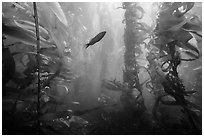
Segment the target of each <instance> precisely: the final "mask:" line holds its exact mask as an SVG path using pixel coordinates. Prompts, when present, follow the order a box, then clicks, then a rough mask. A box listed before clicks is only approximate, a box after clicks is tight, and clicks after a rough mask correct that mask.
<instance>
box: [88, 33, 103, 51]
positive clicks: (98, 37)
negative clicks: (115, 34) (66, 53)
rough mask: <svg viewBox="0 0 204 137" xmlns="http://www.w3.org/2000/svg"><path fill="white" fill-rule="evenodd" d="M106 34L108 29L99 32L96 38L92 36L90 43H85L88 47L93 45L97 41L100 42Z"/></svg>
mask: <svg viewBox="0 0 204 137" xmlns="http://www.w3.org/2000/svg"><path fill="white" fill-rule="evenodd" d="M105 34H106V31H102V32H100V33H99V34H97V35H96V36H95V37H94V38H92V39H91V40H90V41H89V43H87V44H85V48H88V47H89V46H91V45H94V44H95V43H96V42H99V41H100V40H101V39H102V38H103V37H104V36H105Z"/></svg>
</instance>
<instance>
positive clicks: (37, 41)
mask: <svg viewBox="0 0 204 137" xmlns="http://www.w3.org/2000/svg"><path fill="white" fill-rule="evenodd" d="M33 9H34V19H35V28H36V39H37V40H36V44H37V70H38V96H37V115H38V118H39V117H40V91H41V87H40V86H41V85H40V36H39V24H38V13H37V6H36V2H33ZM37 123H38V128H39V130H38V131H40V121H39V119H38V122H37Z"/></svg>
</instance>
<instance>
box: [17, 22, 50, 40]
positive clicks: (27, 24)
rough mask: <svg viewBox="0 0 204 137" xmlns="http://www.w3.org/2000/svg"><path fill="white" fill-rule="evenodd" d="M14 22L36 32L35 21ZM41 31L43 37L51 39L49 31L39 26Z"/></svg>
mask: <svg viewBox="0 0 204 137" xmlns="http://www.w3.org/2000/svg"><path fill="white" fill-rule="evenodd" d="M14 22H15V24H16V25H17V26H18V27H21V28H23V29H27V30H32V31H34V32H35V24H34V23H33V22H30V21H26V20H14ZM39 32H40V35H41V36H42V37H43V38H45V39H49V34H48V31H47V30H46V29H44V28H43V27H41V26H39Z"/></svg>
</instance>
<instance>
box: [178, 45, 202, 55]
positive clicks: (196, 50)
mask: <svg viewBox="0 0 204 137" xmlns="http://www.w3.org/2000/svg"><path fill="white" fill-rule="evenodd" d="M176 45H177V46H178V47H180V48H183V49H186V50H192V51H194V52H196V53H197V54H199V50H198V48H197V47H195V46H194V45H192V44H190V43H188V42H187V43H181V42H177V44H176Z"/></svg>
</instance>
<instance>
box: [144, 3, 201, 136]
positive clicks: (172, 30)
mask: <svg viewBox="0 0 204 137" xmlns="http://www.w3.org/2000/svg"><path fill="white" fill-rule="evenodd" d="M193 6H194V3H192V2H187V3H186V2H184V3H181V2H175V3H168V2H165V3H162V4H161V6H160V11H159V13H158V16H157V22H156V23H157V25H156V28H155V30H154V33H153V37H152V38H153V39H152V44H153V46H155V48H152V50H151V52H150V53H149V55H148V56H147V59H148V61H149V63H150V67H149V69H150V70H152V71H151V83H160V85H161V86H162V87H163V90H160V95H158V98H157V100H156V103H155V105H154V108H153V114H154V116H155V117H156V118H157V111H158V110H157V109H158V106H159V103H162V104H164V105H176V106H180V107H181V112H182V113H183V114H184V118H183V119H182V120H181V123H182V124H183V125H185V126H186V125H189V127H191V129H190V130H191V131H192V132H196V133H197V131H199V130H200V127H201V125H200V120H199V119H200V118H199V115H200V113H201V108H200V107H199V106H197V105H195V104H193V103H192V102H190V101H189V100H187V99H186V96H190V95H192V94H193V93H195V92H196V91H186V89H185V86H184V85H183V83H182V80H181V79H180V78H179V75H178V71H177V68H178V66H179V65H180V63H181V62H182V61H193V60H196V59H198V58H199V54H200V53H199V50H198V48H197V45H196V44H192V43H191V42H190V40H192V39H195V38H194V37H193V36H194V35H198V31H200V30H201V24H200V21H199V18H198V16H196V15H191V14H187V15H186V13H187V12H188V11H189V10H191V9H192V7H193ZM190 32H191V33H190ZM198 36H199V37H201V35H200V34H199V35H198ZM184 54H185V55H186V56H189V57H190V58H189V59H186V58H185V59H184V58H183V55H184ZM186 121H187V122H186ZM191 131H189V132H191Z"/></svg>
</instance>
